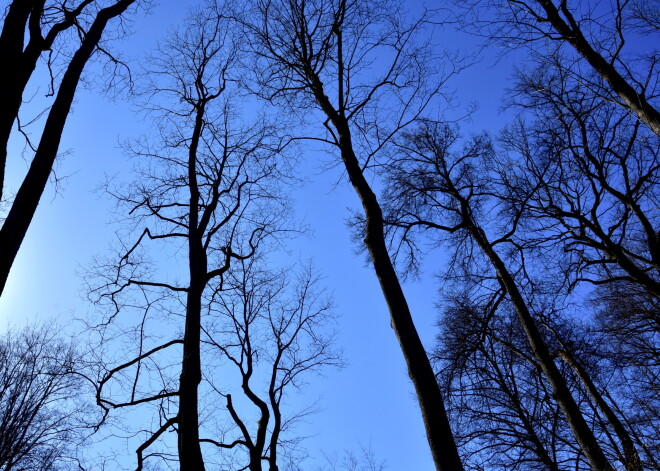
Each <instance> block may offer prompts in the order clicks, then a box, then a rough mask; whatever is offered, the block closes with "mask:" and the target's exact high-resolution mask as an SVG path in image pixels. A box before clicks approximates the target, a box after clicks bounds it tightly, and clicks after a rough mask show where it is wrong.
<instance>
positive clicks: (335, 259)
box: [0, 0, 511, 471]
mask: <svg viewBox="0 0 660 471" xmlns="http://www.w3.org/2000/svg"><path fill="white" fill-rule="evenodd" d="M416 3H417V2H411V7H412V6H414V4H416ZM193 4H195V2H193V1H191V0H188V1H184V2H178V1H173V0H163V1H161V2H159V4H158V5H156V6H155V7H154V9H153V11H152V12H151V14H150V15H149V16H145V15H144V14H141V16H140V17H139V19H137V20H136V21H135V23H134V25H133V28H134V29H135V33H134V34H133V35H131V36H130V37H129V38H127V39H126V40H124V41H122V42H120V43H118V44H116V45H115V49H117V50H120V51H121V52H122V54H123V55H124V56H125V57H127V58H128V59H129V60H130V61H131V62H132V63H133V64H137V63H139V61H140V58H141V57H143V55H144V53H145V52H146V51H148V50H149V49H150V48H151V47H153V45H154V44H155V42H156V41H157V40H158V39H161V38H162V37H163V36H164V34H165V33H166V31H167V29H168V27H170V26H172V25H176V24H177V23H178V22H180V21H181V20H182V19H183V17H184V16H185V10H186V8H187V7H188V6H189V5H193ZM443 38H445V40H446V42H447V44H445V47H449V48H454V47H455V48H462V47H466V45H467V44H469V43H470V41H471V40H469V39H468V38H466V37H465V36H462V35H459V34H457V33H446V34H445V35H444V36H443ZM91 72H93V73H96V72H97V70H96V69H94V70H92V71H91ZM510 74H511V68H510V64H507V63H506V60H505V61H502V62H500V63H499V64H498V65H496V66H492V61H490V62H488V61H483V62H481V63H479V64H476V65H475V66H474V67H473V68H472V69H470V70H468V71H466V72H464V73H463V74H462V75H461V77H460V78H459V80H455V81H454V82H453V83H451V84H450V85H451V86H453V87H454V88H455V89H456V92H457V98H458V102H457V104H459V106H458V111H459V112H458V113H457V114H461V111H460V110H461V109H462V105H467V104H469V103H472V102H477V103H479V105H480V109H479V110H478V111H476V112H475V113H474V115H473V116H472V120H473V123H472V124H471V125H470V127H469V129H468V132H469V130H470V129H471V130H473V131H478V130H479V129H481V128H483V127H486V128H490V129H491V130H497V129H498V128H499V127H500V125H501V124H502V121H503V117H502V115H500V113H499V108H500V98H501V97H502V95H503V92H504V88H505V87H506V85H507V80H508V78H509V76H510ZM36 105H37V103H35V106H36ZM463 109H464V108H463ZM146 125H147V123H144V122H141V121H140V119H139V118H138V117H137V116H136V114H135V113H134V112H133V110H132V106H131V104H130V103H129V102H128V99H127V97H125V96H121V97H120V98H118V99H116V100H112V99H110V98H109V97H107V96H105V95H103V94H102V93H100V92H99V90H97V89H95V88H94V87H92V88H91V89H84V88H83V89H80V90H79V92H78V94H77V99H76V104H75V105H74V110H73V113H72V115H71V116H70V118H69V121H68V124H67V127H66V131H65V134H64V139H63V141H62V145H61V148H60V149H61V150H62V151H64V150H67V149H70V150H71V153H70V154H69V155H67V156H65V157H64V158H63V159H62V161H61V162H60V165H59V169H58V176H67V178H66V179H65V180H64V181H63V182H62V186H61V189H60V191H59V194H55V191H54V188H53V186H52V185H51V186H50V187H49V189H48V190H47V192H46V194H45V195H44V197H43V198H42V201H41V204H40V206H39V209H38V211H37V214H36V215H35V218H34V221H33V223H32V226H31V227H30V230H29V232H28V235H27V238H26V240H25V242H24V243H23V246H22V247H21V250H20V253H19V255H18V258H17V259H16V262H15V264H14V267H13V269H12V273H11V275H10V279H9V281H8V284H7V287H6V290H5V293H4V294H3V297H2V298H1V299H0V319H2V320H1V322H2V328H5V327H7V326H9V325H14V326H17V325H21V324H23V323H24V322H26V321H28V320H37V319H46V318H55V319H56V320H57V321H58V322H59V323H60V324H61V325H63V326H66V327H67V328H75V327H74V326H75V324H74V323H73V322H71V320H72V319H73V318H74V317H81V316H84V315H85V313H86V312H87V311H89V310H90V306H89V305H88V304H87V302H86V301H85V299H84V296H83V295H81V289H82V283H81V279H80V272H81V267H82V266H83V265H86V264H88V263H89V262H90V260H91V258H92V257H93V256H94V255H95V254H103V253H104V252H105V251H106V250H107V247H108V244H109V243H110V242H111V241H112V240H113V239H114V237H115V234H114V233H115V230H116V227H115V226H114V225H113V223H112V221H111V215H110V213H109V209H110V207H111V203H110V201H109V200H108V199H107V198H104V197H103V195H100V194H99V193H98V192H95V191H94V190H95V188H96V187H98V185H99V184H100V183H101V182H102V181H103V179H104V176H105V175H115V174H119V175H120V176H121V177H122V178H129V177H130V169H131V165H132V164H131V163H130V162H128V160H127V158H126V157H125V156H124V155H123V153H122V151H121V150H120V149H119V148H118V142H119V141H120V140H125V139H127V138H130V137H132V136H136V135H138V134H139V133H140V132H142V131H143V130H144V129H146V128H147V126H146ZM20 149H21V145H20V143H18V142H14V143H13V145H12V147H11V149H10V160H11V167H10V168H9V169H8V170H9V172H10V178H11V175H13V176H14V177H15V176H16V175H19V174H21V172H24V171H25V168H26V164H25V163H24V162H23V161H21V160H20V159H17V158H16V156H17V154H19V153H20ZM327 158H328V156H327V154H324V155H323V156H322V159H323V160H325V159H327ZM320 160H321V159H319V157H318V155H314V153H313V152H308V153H307V154H306V155H305V161H304V163H303V165H302V167H301V170H302V171H303V173H305V174H306V175H305V176H306V177H307V178H308V179H309V183H307V184H306V185H305V186H304V187H303V188H301V189H299V190H297V195H296V196H297V198H296V200H297V203H296V205H297V214H298V217H299V218H301V219H302V220H303V221H305V222H306V223H308V224H309V225H310V226H311V228H312V236H311V237H309V238H306V239H301V240H297V241H295V244H296V245H295V247H293V248H292V250H294V251H295V252H297V253H299V254H300V255H301V256H302V257H307V256H311V257H312V259H313V260H314V262H315V265H316V267H317V268H318V269H319V270H320V271H321V272H322V273H323V274H324V275H325V282H324V284H325V286H326V287H327V289H328V290H329V291H330V292H331V293H333V296H334V299H335V304H336V310H337V312H338V314H339V315H340V316H341V317H340V320H339V324H338V330H339V338H338V341H339V343H340V345H341V347H342V348H343V351H344V354H345V359H346V362H347V366H346V368H344V369H343V370H341V371H328V372H327V374H326V376H325V378H320V379H319V378H310V386H309V388H308V389H307V390H306V397H305V398H303V400H306V401H308V402H309V403H311V402H313V401H314V400H315V399H316V398H317V397H319V396H320V397H322V400H321V403H320V404H321V409H322V410H321V411H320V412H319V413H317V414H316V415H314V416H312V417H311V418H309V419H308V421H307V422H308V423H307V424H304V425H301V427H300V429H299V430H300V432H301V434H303V435H313V436H312V437H311V438H309V439H308V440H307V442H306V444H307V446H308V448H309V451H310V454H311V455H312V456H320V454H321V451H325V452H326V453H330V454H331V453H333V452H338V453H341V452H342V450H344V449H352V450H355V451H357V450H358V449H359V446H360V445H359V444H360V443H362V444H363V445H366V446H370V447H371V448H372V450H373V452H374V454H375V456H376V458H377V459H379V460H381V461H386V462H387V469H388V470H397V471H407V470H420V471H421V470H431V469H433V463H432V460H431V455H430V452H429V451H428V446H427V442H426V439H425V437H424V429H423V425H422V420H421V416H420V413H419V410H418V407H417V404H416V399H415V397H414V391H413V388H412V385H411V383H410V381H409V379H408V376H407V372H406V368H405V365H404V362H403V359H402V356H401V353H400V350H399V347H398V345H397V342H396V338H395V336H394V333H393V331H392V330H391V328H390V327H389V317H388V313H387V309H386V307H385V304H384V301H383V299H382V295H381V292H380V288H379V286H378V284H377V280H376V277H375V274H374V273H373V270H372V268H371V267H370V266H367V265H366V264H365V258H364V255H360V256H356V255H355V252H356V247H355V245H354V244H353V242H352V241H351V234H350V229H348V228H347V227H346V223H345V222H346V220H347V218H348V217H349V216H350V213H349V211H348V210H347V208H357V207H358V202H357V198H356V196H355V195H354V194H353V191H352V189H351V188H350V187H349V186H348V184H347V183H346V182H344V181H342V182H341V183H340V184H339V185H336V186H335V185H334V183H335V182H336V181H337V179H338V178H340V175H339V173H338V172H337V171H336V170H335V171H330V172H326V173H323V174H320V167H319V165H318V162H319V161H320ZM441 260H442V259H441V255H440V254H434V255H433V256H432V257H430V258H429V261H428V262H427V263H426V265H425V266H424V267H423V276H422V279H421V280H411V281H408V282H407V283H406V285H405V290H406V294H407V296H408V299H409V302H410V304H411V307H412V312H413V315H414V317H415V321H416V323H417V327H418V329H419V331H420V334H421V335H422V337H423V340H424V342H425V344H426V346H427V348H428V349H432V348H433V345H434V341H435V335H436V332H437V329H436V327H435V322H436V319H437V313H436V307H435V303H436V302H437V300H438V297H437V287H436V282H435V280H434V278H433V274H434V271H435V267H434V264H435V263H441ZM130 458H131V459H132V458H133V456H131V457H130Z"/></svg>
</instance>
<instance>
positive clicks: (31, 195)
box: [0, 0, 138, 295]
mask: <svg viewBox="0 0 660 471" xmlns="http://www.w3.org/2000/svg"><path fill="white" fill-rule="evenodd" d="M136 3H138V2H137V1H136V0H120V1H116V2H101V1H96V0H82V1H80V2H77V3H76V4H73V5H72V4H69V2H62V1H45V0H15V1H11V2H9V5H8V6H7V7H6V8H5V9H4V11H3V23H2V32H1V33H0V66H1V67H2V70H3V73H2V74H0V75H1V77H0V103H2V107H0V202H2V203H3V204H8V206H9V209H8V210H7V212H6V213H5V214H3V222H2V228H0V295H1V294H2V291H3V290H4V287H5V284H6V283H7V278H8V276H9V271H10V270H11V266H12V264H13V263H14V259H15V258H16V254H17V253H18V250H19V248H20V246H21V244H22V242H23V239H24V238H25V234H26V233H27V230H28V227H29V226H30V222H31V221H32V217H33V216H34V213H35V211H36V209H37V206H38V204H39V200H40V199H41V195H42V194H43V192H44V189H45V188H46V184H47V183H48V178H49V176H50V174H51V172H52V170H53V164H54V162H55V158H56V156H57V152H58V149H59V145H60V139H61V137H62V132H63V130H64V125H65V123H66V119H67V116H68V114H69V112H70V110H71V104H72V102H73V98H74V95H75V93H76V88H77V87H78V83H79V82H80V77H81V75H82V73H83V69H84V68H85V65H86V64H87V62H88V61H89V59H90V57H92V55H93V54H94V53H97V52H98V51H99V50H102V51H104V49H102V48H101V49H99V47H100V46H99V45H100V44H101V40H102V37H103V33H104V31H105V30H106V28H107V26H108V24H111V23H113V22H114V21H116V20H117V19H119V18H121V16H122V15H123V14H124V13H125V12H126V11H127V10H128V8H129V7H131V5H133V4H136ZM71 33H74V34H71ZM76 37H77V38H79V39H80V43H79V44H76V45H75V46H72V45H71V42H74V41H75V40H74V39H73V38H76ZM62 42H64V43H66V47H67V48H71V49H73V51H74V52H72V53H71V56H70V59H69V60H68V63H67V64H66V66H65V70H64V72H63V74H62V79H61V80H60V81H59V83H55V82H56V81H55V79H53V81H52V83H51V87H52V88H53V90H52V93H53V95H54V97H55V98H54V101H53V104H52V106H51V107H50V109H49V110H48V113H47V117H46V120H45V123H44V126H43V129H42V131H41V136H40V138H39V142H38V144H37V145H36V146H35V147H34V148H32V150H33V153H34V155H33V157H32V161H31V163H30V168H29V169H28V171H27V174H26V175H25V177H24V178H23V181H22V183H21V185H20V187H19V189H18V191H17V192H16V195H14V196H13V197H8V196H7V194H6V192H4V183H5V166H6V161H7V145H8V142H9V139H10V136H11V134H12V129H13V128H14V126H15V125H16V124H17V123H18V121H19V112H20V109H21V105H22V104H23V103H24V102H25V100H26V98H25V97H24V96H23V94H24V92H25V89H26V87H27V86H28V84H29V83H30V80H31V78H32V75H33V73H34V71H35V69H36V67H37V63H38V62H39V61H40V60H43V59H44V58H46V59H45V60H46V61H47V62H48V63H49V65H50V59H48V57H49V53H50V52H52V50H53V49H55V48H58V47H64V46H63V45H62V44H61V43H62Z"/></svg>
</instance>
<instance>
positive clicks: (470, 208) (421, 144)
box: [388, 122, 638, 470]
mask: <svg viewBox="0 0 660 471" xmlns="http://www.w3.org/2000/svg"><path fill="white" fill-rule="evenodd" d="M456 139H457V134H456V132H455V131H454V130H453V129H452V128H451V127H448V126H447V125H445V124H442V123H435V122H427V123H425V124H423V125H422V126H421V127H420V129H419V130H418V131H417V132H414V133H410V134H408V136H407V137H406V139H405V140H404V141H403V142H402V143H401V150H402V152H401V154H400V156H399V158H398V159H396V160H394V161H393V163H392V164H391V166H390V175H391V177H390V178H391V179H390V183H389V188H390V192H389V194H388V202H389V203H390V204H389V206H388V207H389V209H390V215H391V219H392V221H391V222H392V224H393V225H394V226H395V227H400V228H401V229H402V230H403V231H404V236H406V231H409V230H410V229H411V228H415V227H420V228H425V229H429V230H442V231H445V232H450V233H455V232H457V231H459V232H463V233H464V234H465V237H466V238H467V239H468V240H469V243H470V244H474V246H475V248H477V249H478V251H479V252H480V253H481V254H483V257H484V258H485V259H486V260H487V261H488V264H489V265H490V267H491V270H494V272H495V273H496V279H497V281H498V283H499V284H500V285H501V287H502V291H503V292H504V293H505V294H506V297H507V298H508V300H509V301H510V302H511V304H512V306H513V308H514V310H515V312H516V314H517V316H518V319H519V321H520V325H521V327H522V329H523V331H524V332H525V336H526V337H527V340H528V342H529V346H530V349H531V351H532V353H533V356H534V358H535V360H536V361H537V362H538V365H539V367H540V368H541V369H542V371H543V373H544V375H545V377H546V378H547V380H548V382H549V384H550V386H551V388H552V390H553V392H554V397H555V400H556V401H557V404H558V405H559V407H560V408H561V410H562V412H563V413H564V416H565V418H566V421H567V422H568V424H569V425H570V427H571V430H572V431H573V434H574V436H575V439H576V440H577V442H578V443H579V445H580V447H581V448H582V450H583V452H584V454H585V456H586V457H587V459H588V460H589V462H590V464H591V466H592V468H593V469H594V470H610V469H613V468H612V466H611V464H610V463H609V461H608V459H607V457H606V456H605V453H604V452H603V450H602V447H601V445H600V443H599V441H598V439H597V437H596V436H595V434H594V432H593V430H592V429H591V427H590V426H589V424H588V422H587V420H586V419H585V417H584V415H583V413H582V411H581V410H580V407H579V405H578V403H577V401H576V400H575V399H574V397H573V395H572V393H571V390H570V387H569V385H568V383H567V380H566V378H565V377H564V375H562V373H561V372H560V370H559V369H558V368H557V366H556V364H555V362H554V358H553V354H552V351H551V349H550V348H549V346H548V344H547V341H546V339H545V338H544V335H543V333H542V332H541V330H540V329H539V326H538V320H537V319H536V318H535V316H534V312H533V310H532V309H531V308H530V306H529V301H528V300H527V299H526V297H525V295H524V293H523V289H522V288H521V282H522V280H521V277H523V280H524V275H525V274H526V272H527V267H526V266H525V264H524V260H525V257H524V255H522V256H521V260H522V262H521V263H520V268H519V270H517V271H519V272H520V275H519V276H518V279H516V276H515V272H514V270H512V269H511V268H510V267H509V266H508V264H507V263H506V261H505V259H504V258H503V257H502V256H501V255H500V251H501V250H505V249H506V248H507V247H508V248H509V250H513V251H514V252H515V250H516V249H517V243H516V241H515V239H514V237H515V236H516V233H517V230H518V224H519V220H520V212H517V213H514V216H513V217H512V219H511V224H510V225H509V226H505V227H504V229H503V232H504V233H503V234H501V235H497V236H496V237H495V238H493V237H492V236H489V235H488V232H487V231H486V228H485V226H484V225H483V224H482V223H480V222H479V220H478V218H479V214H480V211H481V208H489V209H490V210H493V209H497V206H496V205H497V201H495V202H494V203H493V202H491V201H489V196H490V195H491V194H492V193H493V192H494V190H493V189H491V188H489V184H488V183H489V179H488V173H487V167H486V166H485V165H482V166H481V167H480V166H479V165H478V160H481V161H487V160H489V159H490V158H491V154H492V147H491V145H490V141H489V140H488V139H487V138H486V137H485V136H478V137H476V138H474V139H473V140H472V141H471V142H468V143H467V144H466V147H465V149H464V152H462V153H461V152H459V153H458V154H457V155H456V154H454V153H453V149H452V148H453V146H454V144H455V142H456ZM490 186H492V183H491V185H490ZM490 232H492V230H491V231H490ZM493 239H494V240H493ZM500 247H502V248H500ZM459 256H460V255H459ZM537 291H538V290H537ZM633 451H634V450H633ZM631 459H633V458H631ZM636 461H638V459H637V460H636ZM631 466H632V465H631ZM632 469H635V468H632Z"/></svg>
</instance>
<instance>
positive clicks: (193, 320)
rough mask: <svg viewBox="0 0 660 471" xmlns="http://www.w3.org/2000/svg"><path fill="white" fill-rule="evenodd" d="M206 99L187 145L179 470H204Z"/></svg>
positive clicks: (202, 102)
mask: <svg viewBox="0 0 660 471" xmlns="http://www.w3.org/2000/svg"><path fill="white" fill-rule="evenodd" d="M205 105H206V103H205V102H204V101H201V102H200V103H198V105H197V107H196V108H195V127H194V129H193V132H192V137H191V139H190V148H189V149H188V189H189V192H190V201H189V204H188V266H189V271H190V285H189V287H188V294H187V297H186V323H185V325H186V330H185V335H184V337H183V360H182V363H181V380H180V383H179V414H178V419H179V465H180V467H181V471H204V459H203V457H202V448H201V446H200V444H199V410H198V395H197V393H198V388H199V384H200V383H201V381H202V363H201V356H200V348H201V332H202V295H203V293H204V288H205V287H206V283H207V277H208V261H207V256H206V250H204V245H203V243H202V239H203V231H201V230H200V228H199V209H200V208H199V204H200V194H199V187H198V185H197V150H198V147H199V142H200V138H201V135H202V129H203V127H204V113H205V111H206V107H205Z"/></svg>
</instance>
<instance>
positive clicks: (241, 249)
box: [93, 9, 286, 471]
mask: <svg viewBox="0 0 660 471" xmlns="http://www.w3.org/2000/svg"><path fill="white" fill-rule="evenodd" d="M236 51H237V48H236V44H235V41H234V39H233V38H232V35H231V34H230V31H229V30H228V28H227V24H226V22H224V21H223V20H222V19H220V18H219V17H218V16H217V14H216V12H215V11H214V10H213V9H210V10H207V11H205V10H202V9H199V10H197V11H194V12H193V13H192V14H191V16H190V18H189V20H188V23H187V25H186V26H185V28H183V29H181V30H180V31H178V32H174V33H173V34H172V35H171V36H170V38H169V39H168V40H167V41H166V42H165V43H164V44H163V45H162V47H161V48H160V49H159V51H158V53H157V54H156V55H155V56H154V59H153V61H152V64H151V65H152V66H151V68H150V70H149V77H151V78H152V80H151V83H149V84H148V85H147V90H148V91H147V92H146V93H147V96H148V103H149V106H150V107H152V110H151V111H152V112H153V113H154V116H156V117H157V119H156V120H155V124H156V129H155V133H154V135H155V138H149V137H147V138H146V140H144V141H139V142H137V143H135V144H133V145H132V146H131V147H130V151H131V152H133V153H134V154H135V155H136V156H137V157H138V158H141V159H144V161H145V163H144V164H143V166H142V167H141V169H140V170H139V172H140V179H139V180H138V181H137V182H135V184H134V185H132V186H129V187H128V188H125V189H124V190H118V191H113V195H114V197H115V198H117V200H118V202H119V204H120V205H121V207H122V208H124V209H125V210H126V211H127V213H128V215H129V220H131V221H132V222H133V223H134V225H133V226H132V232H131V231H129V234H128V235H126V238H125V239H124V240H122V241H121V245H122V247H121V248H120V250H119V253H118V254H117V260H116V261H115V262H113V263H110V265H104V266H100V267H97V268H96V271H97V275H98V278H97V280H96V283H97V286H96V287H95V289H94V291H93V295H95V296H98V298H97V299H99V300H103V301H107V302H108V303H109V304H108V305H109V307H110V309H111V310H112V312H111V313H110V314H109V318H108V320H107V322H105V323H104V324H103V325H102V327H103V328H104V329H105V328H107V327H108V324H109V323H112V322H117V323H118V324H119V325H121V322H120V321H119V320H116V317H117V316H118V315H119V314H124V312H125V311H130V310H131V305H132V306H140V310H141V311H142V315H141V317H140V320H139V321H138V323H137V325H136V326H134V328H135V331H134V333H135V335H136V336H137V341H136V342H137V345H135V348H136V349H137V352H135V351H133V352H132V353H131V354H130V355H129V356H128V357H126V358H125V359H124V361H121V362H118V363H119V365H118V366H115V367H113V368H107V369H106V370H105V371H103V372H102V374H101V377H100V380H99V386H98V394H97V400H98V402H99V404H100V405H101V406H102V407H103V408H105V409H106V410H107V411H109V410H110V409H113V408H120V407H130V406H138V405H141V404H144V403H147V402H152V403H153V404H155V405H156V408H157V409H160V410H159V412H158V413H159V415H160V416H161V422H160V426H159V427H158V429H157V430H155V431H152V432H151V433H150V434H149V435H148V438H147V440H146V441H145V442H144V443H143V444H142V445H141V446H140V447H139V448H138V450H137V454H138V469H142V467H143V463H144V460H145V459H146V458H145V455H144V453H145V450H146V449H147V448H148V447H150V446H152V445H153V444H154V442H155V441H156V440H157V439H158V438H159V437H160V436H161V435H162V434H163V433H164V432H166V431H168V430H172V429H175V430H176V432H177V435H178V460H179V463H180V467H181V469H185V470H191V471H194V470H203V469H204V459H203V456H202V448H201V446H200V432H199V427H200V425H199V422H200V418H199V414H200V411H199V387H200V383H201V382H202V358H201V342H202V315H203V312H204V310H205V306H207V300H206V296H207V294H208V291H209V290H213V291H214V292H217V291H222V289H223V283H224V280H225V279H226V277H227V276H228V271H229V270H230V269H231V265H232V261H234V260H244V259H248V258H250V257H252V256H253V255H254V253H255V250H256V249H257V246H258V245H259V244H260V243H261V241H262V240H263V239H264V238H265V237H267V236H268V235H269V234H272V233H273V232H274V231H276V230H278V229H279V224H280V222H281V221H282V218H283V217H284V215H285V214H286V208H285V205H284V200H283V199H281V198H280V196H279V193H278V192H279V190H278V188H277V185H278V181H279V176H280V174H279V171H278V169H277V168H276V156H277V154H278V152H279V150H280V146H281V140H280V138H279V137H278V136H277V135H276V133H275V128H274V127H273V126H271V125H269V124H268V123H266V122H264V121H263V120H261V119H255V120H253V122H252V123H249V122H248V120H245V121H243V122H242V123H241V124H239V119H238V116H237V115H238V111H237V108H235V107H234V105H233V103H232V100H231V99H230V98H228V97H226V95H227V94H228V93H231V92H235V91H236V89H235V88H233V87H234V85H232V84H233V83H234V81H232V79H231V75H230V74H231V67H232V66H233V65H234V64H235V59H236ZM228 87H229V88H228ZM154 243H155V244H159V245H160V247H161V249H160V250H164V249H166V248H168V247H169V248H174V253H173V256H175V257H176V254H179V255H181V256H182V260H181V263H182V264H183V265H185V266H186V272H187V280H185V281H178V280H176V279H172V278H171V277H170V276H168V274H167V273H168V271H167V270H164V271H163V270H161V271H158V270H153V271H152V270H148V269H146V267H147V264H144V263H143V262H144V260H143V256H144V255H145V254H147V253H158V252H152V250H153V249H152V248H151V247H150V246H151V245H152V244H154ZM161 261H162V262H163V264H164V265H165V266H166V265H167V264H166V263H165V261H164V260H161ZM135 294H137V295H138V299H139V298H140V297H142V300H141V301H139V302H138V301H135V300H133V301H131V302H130V303H138V304H130V303H129V305H127V304H126V303H127V302H128V301H126V300H127V299H133V298H132V296H134V295H135ZM173 298H174V304H173V305H172V304H167V303H165V304H163V302H165V301H169V302H172V300H173ZM163 310H165V311H167V312H169V313H170V315H168V316H166V318H168V319H169V320H170V321H172V320H177V319H180V320H181V322H182V324H183V325H182V326H179V327H178V328H176V330H177V331H178V330H179V329H180V328H181V327H183V334H182V336H180V337H179V336H176V335H175V336H174V338H172V334H171V333H169V335H168V336H169V340H168V341H166V342H161V343H159V342H157V341H155V340H154V337H153V336H152V334H151V333H150V332H149V329H148V324H150V323H151V319H152V315H153V314H152V313H153V312H159V313H160V315H162V312H163ZM180 311H181V312H180ZM175 325H176V324H175ZM156 338H157V336H156ZM179 345H181V347H182V352H181V357H180V362H181V363H180V364H181V368H180V370H179V373H180V377H179V380H178V382H177V383H173V381H172V379H171V377H170V376H169V374H166V373H164V372H163V373H162V374H161V373H158V371H159V370H158V368H156V369H155V370H153V369H150V368H148V367H147V366H146V365H147V364H155V365H158V364H159V363H158V362H159V358H163V355H165V358H166V357H167V354H168V353H167V351H169V350H172V349H173V348H176V347H177V346H179ZM159 374H160V375H161V378H158V375H159ZM126 375H133V386H132V387H129V386H127V385H126V384H123V385H121V386H119V387H120V388H125V389H124V390H123V392H127V393H128V395H129V397H130V399H126V400H123V399H115V398H114V397H112V394H113V384H117V382H120V383H121V380H122V378H125V376H126ZM154 375H155V376H154ZM152 381H157V382H158V383H159V384H161V386H160V387H159V389H158V390H157V391H155V392H154V391H153V387H154V385H153V384H150V383H151V382H152ZM106 391H108V393H107V394H109V395H110V397H108V396H106ZM171 400H175V403H174V404H172V403H171V402H170V401H171ZM172 408H175V409H176V412H174V413H173V414H171V413H170V412H169V411H170V409H172Z"/></svg>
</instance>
